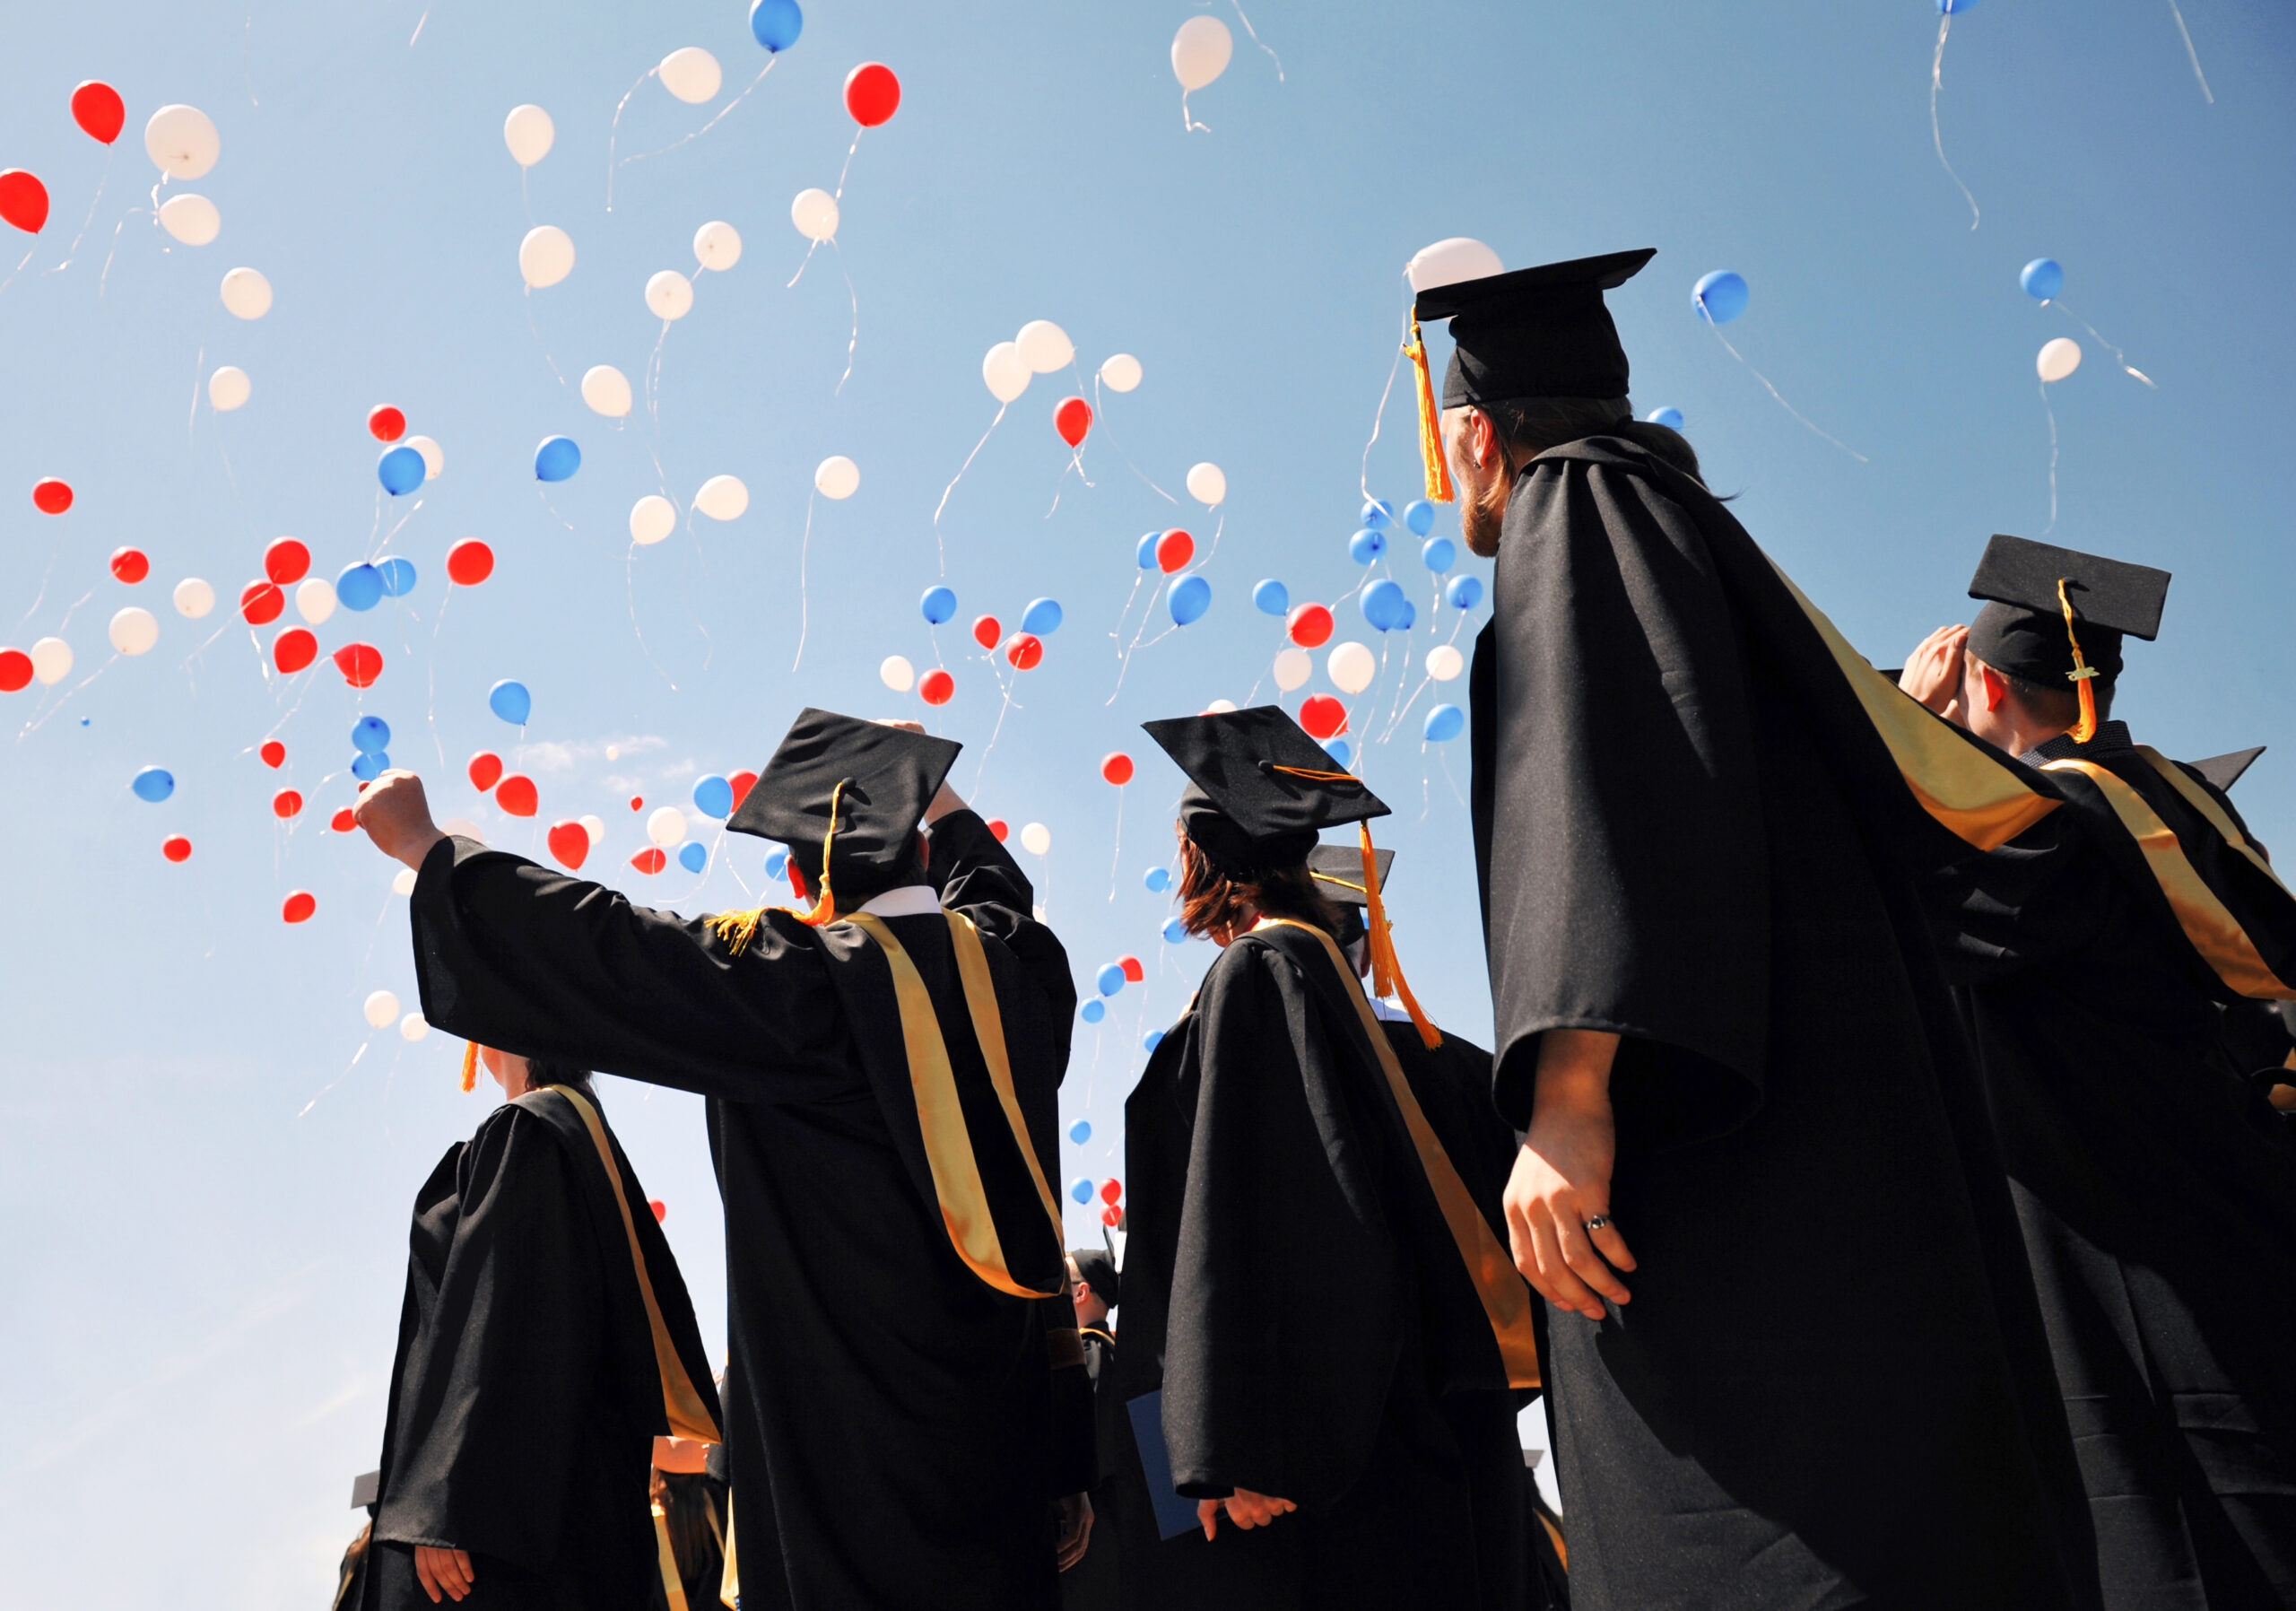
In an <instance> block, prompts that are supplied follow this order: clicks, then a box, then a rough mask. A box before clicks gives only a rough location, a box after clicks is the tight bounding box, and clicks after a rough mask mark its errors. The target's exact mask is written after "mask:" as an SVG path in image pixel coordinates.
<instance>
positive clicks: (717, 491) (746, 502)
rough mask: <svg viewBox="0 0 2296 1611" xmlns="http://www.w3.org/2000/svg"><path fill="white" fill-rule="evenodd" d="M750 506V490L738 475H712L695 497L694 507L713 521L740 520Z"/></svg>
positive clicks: (702, 484)
mask: <svg viewBox="0 0 2296 1611" xmlns="http://www.w3.org/2000/svg"><path fill="white" fill-rule="evenodd" d="M749 506H750V490H749V488H748V487H746V486H744V485H743V484H742V478H741V477H740V476H738V475H712V476H711V477H710V478H709V480H707V481H705V482H703V483H701V491H700V492H696V493H695V494H694V495H693V507H694V508H695V509H699V510H700V511H701V513H703V514H705V515H707V516H709V518H711V519H712V520H738V519H740V518H741V517H742V511H743V510H744V509H747V508H749Z"/></svg>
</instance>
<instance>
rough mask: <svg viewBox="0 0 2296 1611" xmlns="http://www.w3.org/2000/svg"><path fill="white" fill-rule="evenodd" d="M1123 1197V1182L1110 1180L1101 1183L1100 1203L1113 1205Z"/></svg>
mask: <svg viewBox="0 0 2296 1611" xmlns="http://www.w3.org/2000/svg"><path fill="white" fill-rule="evenodd" d="M1123 1195H1124V1186H1123V1184H1122V1182H1120V1181H1118V1180H1103V1181H1101V1182H1100V1201H1102V1202H1103V1203H1113V1202H1115V1201H1116V1200H1117V1199H1118V1197H1122V1196H1123Z"/></svg>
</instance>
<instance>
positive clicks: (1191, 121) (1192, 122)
mask: <svg viewBox="0 0 2296 1611" xmlns="http://www.w3.org/2000/svg"><path fill="white" fill-rule="evenodd" d="M1197 129H1202V130H1203V131H1204V132H1205V134H1207V135H1208V134H1210V133H1211V132H1212V126H1211V125H1210V124H1208V123H1198V122H1197V121H1196V119H1195V118H1192V117H1190V116H1189V115H1188V109H1187V86H1186V85H1185V84H1183V85H1182V86H1181V87H1180V133H1182V134H1184V135H1187V134H1193V133H1195V132H1196V130H1197Z"/></svg>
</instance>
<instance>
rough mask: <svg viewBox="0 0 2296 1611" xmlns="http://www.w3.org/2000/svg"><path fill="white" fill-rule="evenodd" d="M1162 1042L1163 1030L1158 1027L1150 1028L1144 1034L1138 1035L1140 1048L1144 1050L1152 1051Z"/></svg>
mask: <svg viewBox="0 0 2296 1611" xmlns="http://www.w3.org/2000/svg"><path fill="white" fill-rule="evenodd" d="M1163 1043H1164V1032H1163V1031H1162V1030H1160V1029H1152V1030H1150V1031H1149V1032H1147V1033H1146V1034H1144V1035H1143V1036H1141V1037H1140V1045H1141V1049H1143V1050H1144V1051H1154V1050H1155V1049H1157V1048H1158V1047H1159V1046H1161V1045H1162V1044H1163Z"/></svg>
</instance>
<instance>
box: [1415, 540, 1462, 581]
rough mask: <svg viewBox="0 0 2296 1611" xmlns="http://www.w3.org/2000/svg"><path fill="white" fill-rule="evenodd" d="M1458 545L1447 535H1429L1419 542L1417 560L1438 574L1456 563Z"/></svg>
mask: <svg viewBox="0 0 2296 1611" xmlns="http://www.w3.org/2000/svg"><path fill="white" fill-rule="evenodd" d="M1458 560H1459V545H1458V544H1457V543H1454V542H1452V541H1451V539H1450V538H1448V537H1430V538H1428V539H1427V541H1426V542H1424V543H1422V544H1420V548H1419V562H1420V563H1421V564H1422V565H1424V566H1426V567H1427V568H1428V569H1429V570H1432V571H1433V572H1434V573H1435V574H1436V575H1438V576H1440V575H1442V574H1443V572H1445V571H1446V570H1449V569H1450V568H1451V567H1452V566H1453V565H1456V564H1457V563H1458Z"/></svg>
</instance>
